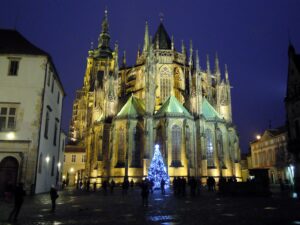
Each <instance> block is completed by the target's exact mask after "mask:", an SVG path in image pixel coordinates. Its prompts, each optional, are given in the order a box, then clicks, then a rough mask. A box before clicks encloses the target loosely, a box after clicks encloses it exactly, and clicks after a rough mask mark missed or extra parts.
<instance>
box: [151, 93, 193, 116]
mask: <svg viewBox="0 0 300 225" xmlns="http://www.w3.org/2000/svg"><path fill="white" fill-rule="evenodd" d="M155 116H156V117H159V116H185V117H192V115H191V114H190V113H189V111H187V109H186V108H184V106H183V105H182V104H181V103H180V102H179V101H178V100H177V99H176V97H174V96H170V97H169V98H168V99H167V101H165V103H164V104H163V105H162V106H161V108H160V109H159V110H158V111H157V112H156V114H155Z"/></svg>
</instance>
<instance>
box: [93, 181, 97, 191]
mask: <svg viewBox="0 0 300 225" xmlns="http://www.w3.org/2000/svg"><path fill="white" fill-rule="evenodd" d="M93 188H94V192H95V191H96V189H97V183H96V181H95V182H94V184H93Z"/></svg>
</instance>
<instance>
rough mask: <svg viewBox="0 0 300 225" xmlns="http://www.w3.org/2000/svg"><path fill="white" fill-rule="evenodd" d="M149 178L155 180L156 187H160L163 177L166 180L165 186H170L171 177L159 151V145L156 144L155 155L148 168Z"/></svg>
mask: <svg viewBox="0 0 300 225" xmlns="http://www.w3.org/2000/svg"><path fill="white" fill-rule="evenodd" d="M148 179H149V181H150V180H153V182H154V189H155V188H160V182H161V180H162V179H164V181H165V188H168V187H169V184H170V178H169V176H168V174H167V170H166V167H165V164H164V161H163V158H162V155H161V153H160V151H159V145H155V150H154V155H153V158H152V161H151V164H150V167H149V170H148Z"/></svg>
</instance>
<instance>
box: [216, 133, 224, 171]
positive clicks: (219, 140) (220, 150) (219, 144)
mask: <svg viewBox="0 0 300 225" xmlns="http://www.w3.org/2000/svg"><path fill="white" fill-rule="evenodd" d="M217 150H218V156H219V160H220V166H221V167H225V165H224V149H223V136H222V132H221V130H219V129H218V130H217Z"/></svg>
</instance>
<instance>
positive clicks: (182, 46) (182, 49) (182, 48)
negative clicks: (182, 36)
mask: <svg viewBox="0 0 300 225" xmlns="http://www.w3.org/2000/svg"><path fill="white" fill-rule="evenodd" d="M181 52H182V54H184V55H185V53H186V51H185V46H184V41H183V40H181Z"/></svg>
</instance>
